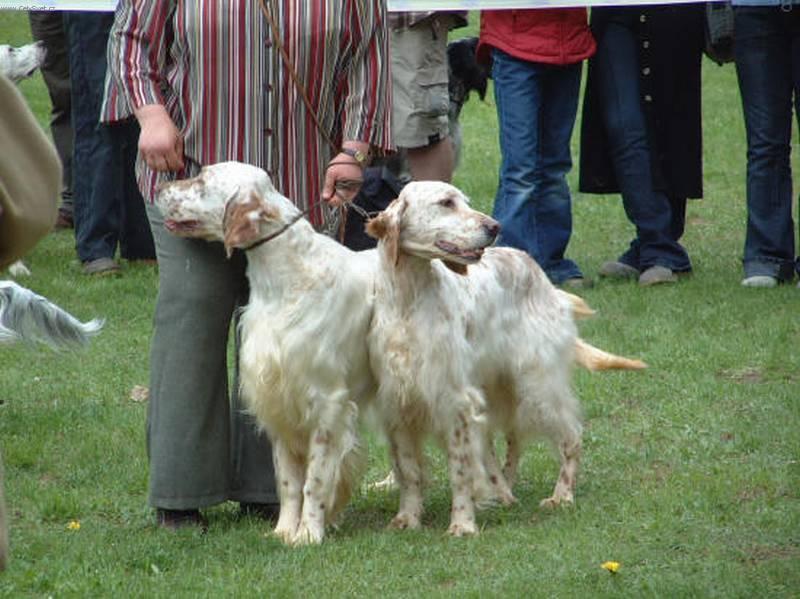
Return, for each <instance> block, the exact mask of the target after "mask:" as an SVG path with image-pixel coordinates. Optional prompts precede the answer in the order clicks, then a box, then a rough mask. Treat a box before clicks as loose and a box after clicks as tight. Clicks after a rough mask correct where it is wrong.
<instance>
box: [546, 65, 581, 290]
mask: <svg viewBox="0 0 800 599" xmlns="http://www.w3.org/2000/svg"><path fill="white" fill-rule="evenodd" d="M581 70H582V63H578V64H575V65H569V66H564V67H553V68H549V69H547V71H546V75H545V77H544V86H543V95H542V105H541V118H540V119H539V139H540V142H539V155H538V156H537V158H536V165H537V168H536V175H535V185H536V202H535V205H536V223H537V227H538V228H539V231H538V238H539V247H540V251H541V252H542V255H543V256H547V258H548V262H547V268H545V270H546V271H547V272H548V275H549V276H550V278H552V279H554V280H557V281H565V280H568V279H579V278H582V276H583V275H582V274H581V271H580V269H579V268H578V266H577V264H575V263H574V262H573V261H572V260H569V259H567V258H565V257H564V253H565V252H566V249H567V245H568V244H569V240H570V237H571V235H572V198H571V196H570V191H569V185H568V184H567V173H568V172H569V170H570V169H571V168H572V153H571V149H570V140H571V139H572V129H573V127H574V126H575V116H576V114H577V111H578V96H579V94H580V85H581Z"/></svg>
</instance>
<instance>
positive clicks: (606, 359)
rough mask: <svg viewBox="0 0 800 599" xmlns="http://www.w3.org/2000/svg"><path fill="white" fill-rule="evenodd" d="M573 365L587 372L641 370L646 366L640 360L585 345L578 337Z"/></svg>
mask: <svg viewBox="0 0 800 599" xmlns="http://www.w3.org/2000/svg"><path fill="white" fill-rule="evenodd" d="M575 363H576V364H578V366H583V367H584V368H586V369H587V370H643V369H645V368H647V364H645V363H644V362H642V361H641V360H633V359H631V358H625V357H623V356H617V355H614V354H610V353H608V352H605V351H603V350H602V349H599V348H597V347H595V346H594V345H591V344H589V343H586V341H584V340H583V339H581V338H580V337H578V338H577V339H575Z"/></svg>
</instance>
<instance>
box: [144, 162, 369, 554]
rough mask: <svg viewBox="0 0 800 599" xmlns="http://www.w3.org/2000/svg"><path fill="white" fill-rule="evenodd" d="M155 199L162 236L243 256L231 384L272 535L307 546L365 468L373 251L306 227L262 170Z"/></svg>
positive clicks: (188, 185) (223, 169)
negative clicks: (266, 496) (362, 427)
mask: <svg viewBox="0 0 800 599" xmlns="http://www.w3.org/2000/svg"><path fill="white" fill-rule="evenodd" d="M157 203H158V205H159V207H160V209H161V211H162V213H163V215H164V225H165V227H166V228H167V229H168V230H169V231H171V232H172V233H175V234H177V235H180V236H183V237H192V238H199V239H205V240H209V241H222V242H223V243H224V245H225V248H226V250H227V251H228V253H229V254H230V252H232V251H233V250H234V249H237V248H238V249H241V250H245V251H246V252H247V260H248V266H247V276H248V278H249V281H250V299H249V303H248V304H247V306H246V307H245V308H244V312H243V314H242V317H241V321H240V327H241V336H242V341H241V350H240V355H241V358H240V379H241V392H242V396H243V398H244V400H245V404H246V405H247V406H248V409H249V410H250V411H252V413H253V414H254V415H255V417H256V418H257V420H258V422H259V424H260V425H261V426H263V427H264V429H266V431H267V433H268V434H269V436H270V439H271V440H272V443H273V453H274V459H275V466H276V472H277V475H278V483H279V485H278V488H279V493H280V516H279V518H278V523H277V526H276V528H275V533H276V534H277V535H278V536H279V537H280V538H281V539H282V540H283V541H284V542H285V543H287V544H294V545H301V544H309V543H319V542H321V541H322V539H323V536H324V530H325V525H326V524H328V523H330V522H331V521H332V520H333V518H334V517H335V515H336V513H337V512H338V511H339V510H340V509H341V508H342V507H343V506H344V504H345V503H346V502H347V500H348V499H349V496H350V494H351V491H352V489H353V487H354V486H355V484H357V481H358V479H359V476H360V474H361V472H362V469H363V466H364V465H365V460H364V457H365V454H364V451H363V449H362V447H361V444H360V442H359V438H358V430H357V424H358V423H357V421H358V415H359V407H360V406H361V405H363V404H365V403H367V402H368V401H369V400H370V399H371V398H372V397H373V396H374V393H375V387H376V385H375V382H374V380H373V377H372V374H371V371H370V369H369V361H368V358H367V345H366V336H367V329H368V327H369V323H370V317H371V306H372V301H371V297H370V294H371V291H372V280H373V278H374V269H375V267H376V265H377V258H376V255H375V250H371V251H367V252H359V253H357V252H353V251H351V250H349V249H347V248H345V247H344V246H342V245H340V244H339V243H337V242H336V241H334V240H333V239H331V238H330V237H327V236H325V235H322V234H320V233H317V232H315V231H314V229H313V228H312V226H311V224H310V223H309V222H308V221H307V220H305V219H304V218H302V214H301V213H300V211H299V210H298V209H297V208H296V207H295V206H294V205H293V204H292V203H291V202H290V201H289V200H288V199H287V198H285V197H283V196H282V195H281V194H279V193H278V192H277V191H276V190H275V188H274V187H273V185H272V182H271V181H270V179H269V176H268V175H267V174H266V173H265V172H264V171H263V170H261V169H259V168H256V167H253V166H249V165H245V164H241V163H234V162H228V163H222V164H216V165H214V166H208V167H205V168H204V169H203V170H202V172H201V173H200V175H198V176H197V177H195V178H193V179H187V180H183V181H176V182H173V183H169V184H166V185H165V186H164V187H163V188H162V189H161V190H160V192H159V194H158V197H157Z"/></svg>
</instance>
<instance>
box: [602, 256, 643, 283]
mask: <svg viewBox="0 0 800 599" xmlns="http://www.w3.org/2000/svg"><path fill="white" fill-rule="evenodd" d="M597 274H599V275H600V276H601V277H607V278H609V279H636V278H638V277H639V271H638V270H637V269H636V268H634V267H633V266H631V265H630V264H625V263H624V262H619V261H617V260H612V261H610V262H603V264H602V266H600V270H599V271H598V273H597Z"/></svg>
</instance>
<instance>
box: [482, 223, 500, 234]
mask: <svg viewBox="0 0 800 599" xmlns="http://www.w3.org/2000/svg"><path fill="white" fill-rule="evenodd" d="M483 230H484V231H486V233H487V234H488V235H490V236H492V237H497V236H498V235H499V234H500V223H498V222H497V221H496V220H492V219H487V220H486V221H485V222H484V223H483Z"/></svg>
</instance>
